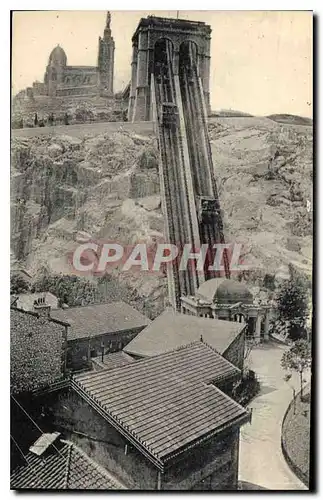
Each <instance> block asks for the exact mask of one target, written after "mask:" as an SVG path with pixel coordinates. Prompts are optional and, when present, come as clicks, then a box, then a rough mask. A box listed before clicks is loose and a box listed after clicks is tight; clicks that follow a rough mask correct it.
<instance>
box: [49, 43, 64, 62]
mask: <svg viewBox="0 0 323 500" xmlns="http://www.w3.org/2000/svg"><path fill="white" fill-rule="evenodd" d="M49 63H52V64H60V65H61V66H66V63H67V57H66V54H65V51H64V49H62V47H60V46H59V45H57V46H56V47H55V48H54V49H53V50H52V51H51V53H50V56H49Z"/></svg>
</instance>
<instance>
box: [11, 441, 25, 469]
mask: <svg viewBox="0 0 323 500" xmlns="http://www.w3.org/2000/svg"><path fill="white" fill-rule="evenodd" d="M10 437H11V439H12V440H13V442H14V443H15V445H16V446H17V448H18V450H19V451H20V453H21V455H22V456H23V458H24V460H25V461H26V463H27V464H28V460H27V457H26V455H25V454H24V452H23V451H22V449H21V448H20V446H19V444H18V443H17V441H16V440H15V438H14V437H13V435H12V434H10Z"/></svg>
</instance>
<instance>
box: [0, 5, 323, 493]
mask: <svg viewBox="0 0 323 500" xmlns="http://www.w3.org/2000/svg"><path fill="white" fill-rule="evenodd" d="M320 6H321V2H319V1H318V0H316V1H312V2H307V1H296V0H294V1H288V0H279V1H277V0H271V1H270V2H269V1H266V2H265V1H262V2H259V0H258V1H256V0H254V1H251V0H249V1H245V2H241V0H240V1H239V0H236V1H233V0H225V1H216V2H214V1H213V2H212V1H203V2H198V3H196V2H188V1H185V2H184V1H178V2H176V9H177V10H313V11H314V13H315V14H316V15H317V16H319V14H320V13H321V8H320ZM161 7H162V10H173V9H174V2H170V1H168V0H164V1H163V3H162V5H160V4H159V5H158V4H157V5H156V7H155V8H154V7H153V6H152V3H151V2H149V1H148V0H140V1H138V2H135V4H134V3H133V2H129V1H127V2H125V1H124V2H123V3H122V5H121V4H120V2H117V1H115V0H112V1H110V2H103V1H97V0H93V1H91V2H83V1H80V0H79V1H78V2H71V1H69V0H56V1H55V3H53V2H48V3H44V1H43V0H42V1H41V0H34V1H30V2H26V1H22V0H20V1H18V0H17V1H15V2H12V3H11V2H10V5H9V2H3V3H2V5H1V15H0V23H1V29H0V34H1V42H2V44H1V46H2V58H1V70H2V71H1V79H0V84H1V92H0V98H1V100H2V105H1V108H0V109H1V118H2V119H1V120H0V124H1V139H2V144H1V146H2V147H1V153H2V154H1V180H0V189H1V196H0V200H1V220H2V231H3V233H2V234H3V235H4V244H2V245H1V260H0V262H2V264H3V266H2V273H1V286H2V294H1V298H2V300H1V302H0V306H1V313H2V314H1V316H0V317H1V320H2V321H1V327H2V334H3V341H2V350H1V354H2V359H1V364H0V366H1V378H0V380H1V383H2V387H1V389H2V390H1V399H2V411H1V413H0V415H1V424H2V427H1V428H2V443H3V444H4V443H6V445H5V446H1V466H0V474H1V482H0V491H1V498H8V497H11V495H12V494H13V492H9V412H7V411H6V410H7V409H8V407H9V404H8V403H9V314H8V311H9V294H8V287H9V266H10V264H9V254H10V252H9V248H10V236H9V204H10V196H9V165H10V150H9V139H10V131H9V123H10V108H9V103H10V56H9V46H10V25H9V10H10V9H12V10H76V9H78V10H106V9H110V10H111V11H113V10H132V11H133V10H137V11H139V10H144V11H147V10H148V11H154V10H161ZM318 21H319V20H318ZM318 42H319V43H318V46H317V47H316V50H317V53H319V52H320V48H321V43H320V41H319V40H318ZM318 69H319V74H318V75H317V77H318V81H319V77H320V72H321V67H319V68H318ZM317 92H318V89H317ZM315 104H316V106H317V105H318V102H317V103H315ZM315 111H316V114H317V119H319V116H320V115H321V113H320V111H321V108H320V106H319V107H318V108H316V110H315ZM318 132H319V134H318V137H317V146H318V145H319V144H322V141H320V139H322V136H321V131H320V130H318ZM316 154H317V157H318V151H317V152H316ZM319 170H320V165H319V162H317V164H316V193H317V203H318V206H317V207H316V218H317V229H319V220H320V216H321V217H323V209H322V206H323V204H319V199H320V193H323V189H322V185H321V181H322V176H319V174H318V172H319ZM322 220H323V219H322ZM317 243H320V238H319V237H318V242H317ZM320 249H321V245H318V246H317V252H316V264H317V265H318V263H317V260H318V258H319V256H320V251H319V250H320ZM316 277H317V281H318V282H317V290H318V291H319V290H320V289H321V286H320V285H321V284H322V280H321V278H322V269H321V268H319V267H317V271H316ZM318 278H319V279H318ZM320 298H321V297H320V296H319V295H318V294H317V296H316V300H317V304H316V311H317V312H318V311H320V309H321V308H320V306H322V305H323V304H321V301H320ZM320 327H321V323H320V322H318V324H317V329H316V334H317V342H316V346H317V347H319V348H320V349H319V352H317V353H316V355H317V356H319V355H320V354H321V349H322V347H321V346H322V342H321V343H320V345H319V342H318V340H319V337H320V334H321V332H322V331H323V329H321V328H320ZM319 357H320V356H319ZM316 366H317V368H319V359H317V360H316ZM319 375H321V373H320V374H319ZM317 388H318V397H319V407H318V410H320V409H321V401H322V394H323V383H322V380H321V376H317ZM319 414H320V415H321V414H322V413H321V412H320V411H319ZM317 424H318V425H319V419H318V418H317ZM319 436H320V438H322V433H321V435H320V434H318V437H319ZM321 444H322V441H321V439H320V445H321ZM319 449H321V446H319ZM319 449H318V450H317V451H319ZM316 460H319V457H317V458H316ZM317 469H318V472H319V464H317ZM319 479H320V477H319V473H317V481H318V486H319V485H320V481H319ZM216 494H220V493H216ZM259 494H260V493H259ZM37 495H39V493H38V494H37ZM192 495H193V494H192V493H189V497H190V498H192ZM195 495H196V494H194V496H195ZM294 495H295V494H292V496H294ZM30 496H31V497H36V494H32V493H30ZM136 496H137V497H138V496H140V492H139V493H138V495H135V497H136ZM185 496H186V495H185ZM226 497H227V495H226Z"/></svg>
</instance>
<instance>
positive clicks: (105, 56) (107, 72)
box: [98, 11, 115, 96]
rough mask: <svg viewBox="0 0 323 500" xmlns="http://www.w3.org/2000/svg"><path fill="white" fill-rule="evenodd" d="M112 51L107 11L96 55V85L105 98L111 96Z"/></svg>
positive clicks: (111, 37) (109, 15)
mask: <svg viewBox="0 0 323 500" xmlns="http://www.w3.org/2000/svg"><path fill="white" fill-rule="evenodd" d="M114 50H115V44H114V40H113V36H112V34H111V14H110V12H109V11H108V12H107V16H106V24H105V28H104V33H103V37H99V53H98V73H99V77H98V84H99V88H100V93H101V94H103V95H107V96H112V95H113V77H114Z"/></svg>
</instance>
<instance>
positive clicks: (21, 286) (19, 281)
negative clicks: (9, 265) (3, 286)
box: [10, 274, 29, 295]
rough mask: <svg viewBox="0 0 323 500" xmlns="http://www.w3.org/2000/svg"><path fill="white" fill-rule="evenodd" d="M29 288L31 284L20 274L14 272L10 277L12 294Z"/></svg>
mask: <svg viewBox="0 0 323 500" xmlns="http://www.w3.org/2000/svg"><path fill="white" fill-rule="evenodd" d="M28 290H29V284H28V283H27V281H25V280H24V279H23V277H22V276H19V274H13V275H12V276H11V277H10V295H13V294H14V295H18V294H19V293H25V292H28Z"/></svg>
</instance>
